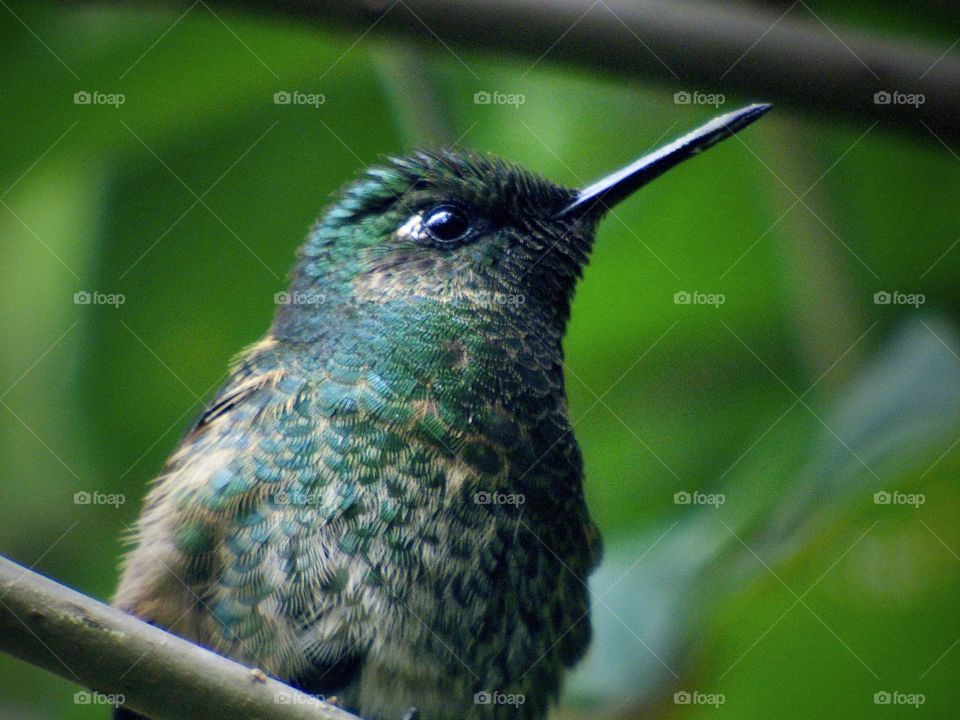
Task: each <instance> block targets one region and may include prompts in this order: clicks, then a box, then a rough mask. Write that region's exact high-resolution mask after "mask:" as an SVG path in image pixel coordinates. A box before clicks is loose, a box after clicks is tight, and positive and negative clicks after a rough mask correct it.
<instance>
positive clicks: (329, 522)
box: [115, 369, 416, 695]
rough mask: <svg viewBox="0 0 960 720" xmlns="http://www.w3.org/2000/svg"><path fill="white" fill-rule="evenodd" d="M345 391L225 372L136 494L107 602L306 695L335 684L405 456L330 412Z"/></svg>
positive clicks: (352, 643) (392, 441) (352, 662)
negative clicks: (132, 542)
mask: <svg viewBox="0 0 960 720" xmlns="http://www.w3.org/2000/svg"><path fill="white" fill-rule="evenodd" d="M346 387H347V386H346V385H337V384H336V383H333V382H332V380H331V379H330V378H329V377H324V379H323V380H322V381H318V380H316V379H315V378H314V379H312V380H306V379H305V378H304V377H303V376H297V375H295V374H291V373H290V372H288V371H286V370H279V369H268V370H262V369H260V370H255V371H253V370H249V369H248V370H247V371H242V372H238V373H237V374H236V375H235V376H234V379H233V380H232V381H231V382H230V383H229V384H228V386H227V387H226V388H225V389H224V390H223V391H222V392H221V393H220V394H219V396H218V397H217V398H216V399H215V401H214V402H213V404H212V405H211V406H210V407H209V409H208V410H207V411H206V412H205V413H204V414H203V415H202V417H201V418H200V421H199V422H198V423H197V425H196V426H195V427H194V428H193V430H191V431H190V432H189V433H188V434H187V436H186V437H185V438H184V440H183V441H182V443H181V445H180V447H179V449H178V451H177V452H176V453H175V454H174V456H173V457H172V458H171V459H170V461H169V462H168V464H167V466H166V468H165V471H164V473H163V474H162V475H161V477H160V478H159V479H158V481H157V484H156V486H155V487H154V488H153V490H152V491H151V493H150V494H149V496H148V498H147V501H146V506H145V509H144V512H143V515H142V517H141V520H140V524H139V526H138V544H137V546H136V548H135V549H134V550H133V551H132V552H131V553H130V555H129V556H128V557H127V559H126V563H125V568H124V574H123V579H122V581H121V585H120V588H119V590H118V593H117V597H116V600H115V604H116V605H117V606H118V607H121V608H123V609H125V610H128V611H130V612H132V613H134V614H136V615H138V616H140V617H142V618H144V619H146V620H149V621H152V622H154V623H156V624H158V625H160V626H163V627H166V628H168V629H170V630H171V631H173V632H175V633H177V634H180V635H182V636H185V637H187V638H190V639H192V640H194V641H196V642H199V643H201V644H203V645H206V646H208V647H211V648H212V649H214V650H216V651H218V652H220V653H222V654H225V655H227V656H229V657H232V658H234V659H237V660H240V661H242V662H245V663H248V664H251V665H255V666H258V667H261V668H263V669H264V670H265V671H267V672H269V673H271V674H274V675H276V676H278V677H281V678H283V679H285V680H288V681H293V682H295V683H296V684H298V685H300V686H301V687H303V688H304V689H306V690H309V691H311V692H314V693H322V694H325V695H329V694H332V693H334V692H336V691H338V690H339V689H340V688H341V687H342V686H346V685H348V684H349V683H350V682H351V681H352V680H353V679H354V678H355V677H356V675H357V673H358V672H359V670H360V667H361V666H362V662H363V657H364V653H365V651H366V644H367V641H368V634H367V633H368V632H369V629H370V623H368V622H366V621H365V617H364V613H365V610H364V608H363V607H362V602H360V595H362V593H363V588H362V586H363V585H364V584H366V583H369V582H370V574H371V572H373V573H375V572H377V567H382V565H381V564H380V563H379V560H377V559H376V558H375V557H374V558H373V559H371V550H370V544H369V542H368V541H369V540H370V538H371V537H372V536H373V535H374V534H376V532H383V531H387V530H389V528H390V526H391V525H392V524H394V523H400V522H403V521H404V519H403V516H404V513H405V512H406V511H405V509H404V507H401V505H403V502H402V501H403V498H402V497H390V492H389V491H386V490H384V488H385V486H386V485H389V484H390V481H389V480H390V477H391V469H390V468H389V467H384V458H390V457H395V456H396V455H397V454H398V453H403V454H405V456H407V459H408V460H409V459H410V458H409V455H410V453H411V452H416V449H415V448H410V446H409V445H408V444H406V443H404V442H401V441H400V440H399V439H398V437H396V436H395V435H394V434H393V433H391V432H390V431H385V430H382V429H372V428H362V427H357V426H356V422H355V419H353V416H351V414H350V413H349V412H344V413H339V412H338V411H341V410H344V409H345V408H344V407H343V403H344V402H345V398H346V397H347V396H348V395H349V396H350V397H355V396H356V392H355V390H356V387H357V385H356V383H354V384H353V386H351V387H352V388H353V390H354V392H352V393H346V392H345V391H344V388H346ZM370 392H371V393H372V394H371V395H370V401H371V402H383V398H380V399H379V400H377V398H376V390H375V389H371V390H370ZM405 466H406V467H410V463H405ZM393 487H394V490H396V488H397V486H396V484H394V486H393ZM378 552H380V549H378V548H374V549H373V551H372V554H373V555H374V556H376V555H377V553H378ZM371 563H372V564H371Z"/></svg>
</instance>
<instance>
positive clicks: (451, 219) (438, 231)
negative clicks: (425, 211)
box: [424, 207, 470, 242]
mask: <svg viewBox="0 0 960 720" xmlns="http://www.w3.org/2000/svg"><path fill="white" fill-rule="evenodd" d="M424 225H425V226H426V228H427V230H428V231H429V232H430V234H431V235H432V236H433V237H435V238H436V239H437V240H440V241H442V242H451V241H453V240H459V239H460V238H462V237H463V236H464V235H466V234H467V231H468V230H469V229H470V223H469V221H468V220H467V218H466V216H465V215H464V214H463V213H462V212H461V211H460V210H458V209H457V208H452V207H442V208H437V209H436V210H434V211H433V212H431V213H430V214H429V215H428V216H427V221H426V222H425V223H424Z"/></svg>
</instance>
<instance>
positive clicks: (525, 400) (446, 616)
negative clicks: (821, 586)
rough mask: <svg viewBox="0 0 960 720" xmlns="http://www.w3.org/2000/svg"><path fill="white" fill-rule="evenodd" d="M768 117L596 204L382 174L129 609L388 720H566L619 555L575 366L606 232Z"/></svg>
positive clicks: (183, 450) (145, 560)
mask: <svg viewBox="0 0 960 720" xmlns="http://www.w3.org/2000/svg"><path fill="white" fill-rule="evenodd" d="M769 108H770V106H769V105H765V104H754V105H750V106H747V107H744V108H742V109H740V110H737V111H734V112H730V113H726V114H724V115H721V116H719V117H717V118H715V119H713V120H712V121H710V122H708V123H706V124H705V125H703V126H701V127H700V128H698V129H696V130H694V131H692V132H690V133H688V134H686V135H684V136H683V137H681V138H679V139H678V140H676V141H674V142H672V143H670V144H668V145H666V146H664V147H662V148H660V149H658V150H656V151H654V152H651V153H649V154H647V155H645V156H643V157H641V158H640V159H639V160H636V161H635V162H633V163H632V164H630V165H628V166H626V167H624V168H623V169H621V170H619V171H617V172H614V173H613V174H611V175H609V176H607V177H604V178H603V179H601V180H599V181H597V182H595V183H594V184H592V185H590V186H589V187H587V188H585V189H582V190H573V189H569V188H566V187H563V186H561V185H558V184H556V183H554V182H552V181H550V180H548V179H545V178H543V177H540V176H539V175H536V174H534V173H532V172H529V171H527V170H525V169H524V168H522V167H519V166H517V165H513V164H510V163H507V162H504V161H501V160H498V159H495V158H492V157H489V156H487V155H483V154H479V153H475V152H469V151H457V150H450V149H447V150H439V151H417V152H415V153H413V154H411V155H409V156H405V157H396V158H391V159H388V160H387V161H384V163H383V164H382V165H381V166H378V167H376V168H373V169H369V170H367V171H366V172H365V173H364V174H363V176H362V177H361V178H360V179H359V180H357V181H355V182H354V183H353V184H350V185H348V186H347V187H346V189H345V190H343V191H342V192H341V193H340V194H339V195H338V196H337V198H336V199H335V200H334V201H333V203H332V204H331V206H330V207H329V208H328V209H327V210H326V212H325V213H324V214H323V215H322V216H321V217H320V219H319V220H318V221H317V222H316V224H315V225H314V226H313V228H312V229H311V231H310V232H309V234H308V237H307V239H306V241H305V243H304V244H303V246H302V247H301V248H300V251H299V255H298V261H297V263H296V265H295V267H294V269H293V271H292V276H291V281H290V285H289V289H288V291H287V292H286V293H281V294H280V295H278V299H279V301H278V308H277V312H276V315H275V318H274V321H273V324H272V326H271V328H270V330H269V332H268V333H267V334H266V336H265V337H264V338H263V339H262V340H261V341H260V342H258V343H257V344H255V345H253V346H252V347H250V348H248V349H247V350H245V351H244V352H243V353H242V354H241V355H240V356H239V358H238V359H237V360H236V361H235V363H234V366H233V369H232V373H231V376H230V379H229V380H228V381H227V382H226V384H225V386H224V387H223V388H222V389H221V390H220V391H219V392H218V394H217V395H216V396H215V397H214V399H213V401H212V402H211V404H210V405H209V406H208V407H207V408H206V410H205V411H204V412H203V413H202V415H201V416H200V418H199V420H198V421H197V422H196V423H195V424H194V425H193V426H192V427H191V428H190V429H189V431H188V432H187V433H186V435H185V436H184V437H183V439H182V440H181V442H180V444H179V446H178V448H177V449H176V450H175V452H174V453H173V455H172V457H171V458H170V459H169V460H168V462H167V463H166V465H165V466H164V468H163V470H162V472H161V474H160V475H159V477H158V478H157V479H156V481H155V482H154V484H153V486H152V488H151V490H150V491H149V493H148V495H147V497H146V500H145V503H144V508H143V510H142V514H141V516H140V518H139V521H138V522H137V525H136V528H135V535H134V539H133V545H134V547H133V548H132V550H131V551H130V552H129V553H128V554H127V555H126V557H125V559H124V562H123V569H122V578H121V580H120V584H119V588H118V591H117V593H116V596H115V600H114V604H115V606H116V607H118V608H120V609H122V610H125V611H127V612H130V613H132V614H133V615H136V616H138V617H139V618H141V619H143V620H146V621H148V622H150V623H152V624H155V625H157V626H160V627H162V628H165V629H166V630H168V631H169V632H172V633H174V634H176V635H179V636H182V637H184V638H186V639H189V640H191V641H193V642H196V643H198V644H200V645H202V646H204V647H207V648H209V649H212V650H213V651H215V652H218V653H220V654H222V655H225V656H227V657H229V658H232V659H234V660H237V661H238V662H241V663H244V664H247V665H249V666H251V667H256V668H259V669H261V670H262V671H263V672H265V673H267V674H269V675H272V676H274V677H276V678H278V679H281V680H283V681H285V682H287V683H289V684H290V685H292V686H294V687H296V688H298V689H301V690H303V691H305V692H308V693H311V694H313V695H316V696H318V697H321V698H325V699H328V700H333V701H335V702H336V703H337V704H339V705H340V706H342V707H344V708H346V709H348V710H350V711H351V712H354V713H356V714H358V715H359V716H361V717H363V718H366V719H367V720H401V719H402V718H404V717H411V716H414V715H415V716H416V717H418V718H420V719H422V720H497V719H500V718H512V719H514V720H542V719H543V718H545V717H546V715H547V712H548V711H549V709H550V708H551V706H552V705H554V704H555V703H556V701H557V699H558V696H559V693H560V690H561V686H562V681H563V677H564V675H565V673H566V672H567V671H568V670H569V669H570V668H571V667H572V666H574V665H575V664H576V663H577V661H578V660H579V659H580V658H581V657H582V656H583V655H584V653H585V652H586V650H587V647H588V644H589V642H590V636H591V628H590V602H589V593H588V588H587V578H588V577H589V575H590V573H591V571H592V570H593V569H594V568H595V567H596V566H597V564H598V563H599V560H600V556H601V540H600V534H599V532H598V529H597V527H596V525H595V524H594V522H593V521H592V520H591V517H590V514H589V512H588V509H587V505H586V502H585V499H584V488H583V462H582V459H581V453H580V450H579V448H578V445H577V442H576V440H575V438H574V435H573V428H572V425H571V421H570V418H569V415H568V411H567V401H566V392H565V388H564V364H563V358H564V354H563V338H564V333H565V331H566V328H567V324H568V320H569V318H570V307H571V301H572V298H573V294H574V289H575V286H576V284H577V281H578V279H579V278H580V276H581V273H582V271H583V268H584V267H585V265H586V263H587V261H588V259H589V256H590V252H591V248H592V246H593V243H594V236H595V233H596V230H597V226H598V224H599V222H600V220H601V219H602V218H603V217H604V215H605V214H606V213H607V212H608V211H609V210H610V208H612V207H613V206H614V205H616V204H617V203H619V202H620V201H621V200H623V199H625V198H626V197H628V196H630V195H631V194H632V193H633V192H634V191H635V190H637V189H638V188H640V187H641V186H643V185H645V184H646V183H648V182H650V181H651V180H653V179H654V178H656V177H658V176H659V175H661V174H663V173H664V172H666V171H667V170H669V169H670V168H672V167H674V166H676V165H678V164H679V163H681V162H683V161H684V160H686V159H687V158H690V157H692V156H693V155H696V154H697V153H699V152H700V151H702V150H704V149H706V148H709V147H711V146H712V145H714V144H715V143H717V142H719V141H720V140H723V139H725V138H727V137H730V136H731V135H733V134H734V133H736V132H738V131H740V130H741V129H743V128H744V127H746V126H747V125H749V124H750V123H752V122H753V121H755V120H756V119H758V118H759V117H760V116H762V115H763V114H764V113H765V112H767V110H769ZM135 710H136V708H132V709H125V708H121V709H120V710H118V713H117V717H122V718H136V717H141V716H139V715H137V714H136V713H135Z"/></svg>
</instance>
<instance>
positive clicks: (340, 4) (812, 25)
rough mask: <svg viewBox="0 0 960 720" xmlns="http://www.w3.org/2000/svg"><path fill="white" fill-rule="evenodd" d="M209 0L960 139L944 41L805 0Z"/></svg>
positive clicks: (951, 63)
mask: <svg viewBox="0 0 960 720" xmlns="http://www.w3.org/2000/svg"><path fill="white" fill-rule="evenodd" d="M173 1H174V2H176V3H179V4H186V3H185V1H183V2H181V0H173ZM208 2H209V4H210V5H213V6H218V11H220V10H221V9H222V10H223V11H228V12H236V11H237V9H238V8H240V9H246V10H248V11H252V12H254V13H261V14H265V15H272V16H280V17H285V18H290V19H293V20H295V21H306V22H309V23H312V24H314V25H317V26H319V27H322V28H325V29H330V28H333V29H339V30H341V31H348V32H349V33H350V34H351V35H354V36H357V37H361V36H363V37H365V36H366V34H367V32H368V31H369V32H371V34H374V35H388V36H395V37H400V38H403V39H408V40H416V41H418V42H422V43H424V44H425V45H426V46H429V47H432V48H436V49H437V51H438V52H441V53H442V52H445V50H444V49H443V45H441V42H442V43H443V44H444V45H446V46H447V49H448V50H450V51H451V52H453V53H455V54H458V55H459V54H460V53H461V52H462V51H463V49H464V48H469V49H472V50H475V51H483V52H486V53H489V52H491V51H492V52H496V53H500V54H510V55H518V56H521V57H523V58H524V60H523V61H524V63H526V67H533V66H534V65H537V64H539V63H540V62H541V61H543V62H563V63H567V64H571V65H574V66H576V67H578V68H581V69H585V70H599V71H603V72H606V73H609V74H613V75H617V76H621V77H626V78H630V79H638V78H642V79H653V80H657V81H660V82H664V83H666V84H667V85H668V86H669V88H671V89H672V90H673V91H674V92H680V91H684V90H685V91H688V92H692V91H693V90H699V91H701V92H704V93H711V92H730V93H739V94H741V95H744V96H746V97H747V98H748V99H752V100H762V101H765V102H775V103H782V104H785V105H790V106H793V107H796V108H799V109H800V110H802V111H814V112H818V111H819V112H825V113H830V114H835V115H840V116H844V117H848V118H855V119H857V120H858V121H860V122H861V123H862V122H863V121H868V122H872V121H882V122H885V123H888V124H890V125H893V126H896V127H899V128H903V129H906V130H909V131H912V132H914V133H917V134H919V135H921V136H923V137H925V138H926V139H927V140H931V141H934V142H935V140H934V139H933V137H931V133H935V134H936V135H938V136H941V137H943V138H945V139H947V138H953V139H960V62H958V61H957V60H956V59H954V58H953V57H951V56H950V54H949V53H948V52H945V51H947V50H949V48H948V47H947V46H946V45H945V46H944V47H932V46H923V45H920V44H908V43H903V42H897V43H894V42H891V41H889V40H886V39H882V38H878V37H875V36H873V37H872V36H869V35H866V34H863V33H859V32H855V31H850V30H849V29H848V28H844V27H843V26H841V25H837V24H835V23H825V22H824V21H822V19H821V18H820V17H819V16H817V15H815V14H814V13H813V11H812V10H810V9H809V8H808V7H807V5H806V4H804V3H798V4H794V5H791V7H790V8H788V10H787V11H786V12H785V13H784V12H782V11H781V10H780V9H779V8H770V9H751V8H750V7H744V6H739V7H734V6H730V5H728V4H720V3H716V4H713V5H708V4H701V3H695V2H689V1H687V2H665V1H652V2H636V1H635V0H600V1H599V2H594V0H473V2H456V1H455V0H208ZM531 63H532V64H531ZM521 77H522V76H521ZM478 80H480V79H479V78H478ZM478 89H481V88H479V87H478ZM498 89H499V90H509V88H498ZM878 92H887V93H890V94H891V100H892V101H891V102H890V103H888V104H883V103H878V102H876V101H875V99H874V95H875V93H878ZM895 92H898V93H903V94H904V95H909V94H917V93H920V94H922V95H923V96H924V100H923V103H922V104H920V105H919V106H915V105H912V104H909V103H908V102H907V101H903V102H899V103H898V102H896V100H895V98H894V97H893V93H895ZM925 126H926V127H925Z"/></svg>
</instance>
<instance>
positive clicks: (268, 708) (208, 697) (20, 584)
mask: <svg viewBox="0 0 960 720" xmlns="http://www.w3.org/2000/svg"><path fill="white" fill-rule="evenodd" d="M0 651H3V652H6V653H9V654H10V655H13V656H14V657H17V658H20V659H21V660H24V661H26V662H28V663H30V664H32V665H35V666H37V667H39V668H43V669H44V670H48V671H50V672H52V673H54V674H56V675H60V676H61V677H64V678H66V679H67V680H70V681H71V682H76V683H79V684H82V685H85V686H86V687H88V688H91V689H94V690H97V691H98V692H100V693H103V694H104V695H107V696H110V695H113V696H118V695H122V696H124V699H125V704H126V706H127V707H129V708H130V709H133V710H136V711H138V712H141V713H144V714H146V715H148V716H150V717H151V718H153V719H154V720H214V719H216V720H221V719H222V718H242V719H244V720H358V718H357V717H356V716H354V715H351V714H350V713H347V712H345V711H343V710H340V709H339V708H337V707H334V706H333V705H329V704H327V703H323V702H320V701H319V700H317V699H316V698H313V697H311V696H309V695H305V694H303V693H301V692H299V691H297V690H294V689H293V688H291V687H289V686H287V685H284V684H283V683H281V682H279V681H277V680H274V679H272V678H268V677H267V676H266V675H264V674H263V673H262V672H261V671H259V670H256V669H252V668H248V667H244V666H243V665H240V664H238V663H235V662H233V661H232V660H228V659H227V658H224V657H221V656H220V655H217V654H215V653H212V652H210V651H209V650H205V649H203V648H201V647H199V646H197V645H194V644H192V643H190V642H187V641H186V640H183V639H181V638H178V637H176V636H174V635H171V634H169V633H167V632H164V631H163V630H160V629H159V628H155V627H153V626H151V625H148V624H147V623H145V622H142V621H140V620H138V619H137V618H135V617H133V616H131V615H127V614H126V613H123V612H120V611H119V610H115V609H113V608H111V607H108V606H107V605H104V604H103V603H101V602H98V601H96V600H94V599H92V598H89V597H87V596H85V595H82V594H80V593H78V592H76V591H74V590H71V589H70V588H67V587H64V586H63V585H60V584H59V583H56V582H54V581H53V580H49V579H47V578H45V577H43V576H42V575H38V574H37V573H34V572H32V571H30V570H28V569H27V568H24V567H22V566H20V565H17V564H16V563H14V562H11V561H10V560H8V559H6V558H3V557H0Z"/></svg>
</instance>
